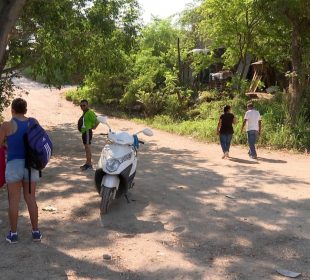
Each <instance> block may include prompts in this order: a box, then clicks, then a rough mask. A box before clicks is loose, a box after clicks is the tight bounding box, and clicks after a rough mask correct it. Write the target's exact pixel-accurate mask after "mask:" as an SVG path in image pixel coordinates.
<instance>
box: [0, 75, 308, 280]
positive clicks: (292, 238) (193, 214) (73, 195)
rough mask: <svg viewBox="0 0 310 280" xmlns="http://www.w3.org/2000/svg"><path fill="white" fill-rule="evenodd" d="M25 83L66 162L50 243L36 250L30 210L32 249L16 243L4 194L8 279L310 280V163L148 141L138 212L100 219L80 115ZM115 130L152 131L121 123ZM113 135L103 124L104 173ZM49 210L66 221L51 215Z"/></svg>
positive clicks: (53, 193) (273, 154) (45, 200)
mask: <svg viewBox="0 0 310 280" xmlns="http://www.w3.org/2000/svg"><path fill="white" fill-rule="evenodd" d="M18 83H19V84H20V86H22V87H23V88H25V89H27V90H29V91H30V94H29V95H28V96H26V97H25V98H26V99H27V101H28V104H29V105H28V107H29V110H28V112H29V115H32V116H34V117H36V118H37V119H38V120H39V121H40V122H41V124H42V125H43V126H44V127H45V128H46V129H47V130H48V131H49V133H50V135H51V138H52V139H53V142H54V145H55V151H54V156H53V159H52V161H51V163H50V164H49V166H48V168H46V170H44V173H43V177H42V180H41V182H40V184H39V187H38V191H37V199H38V206H39V221H40V228H41V230H42V232H43V234H44V237H43V240H42V242H41V243H40V244H34V243H33V242H32V241H31V236H30V229H31V227H30V222H29V217H28V212H27V209H26V206H25V203H24V202H23V201H22V202H21V205H20V209H21V210H20V218H19V226H18V233H19V238H20V241H19V243H18V244H15V245H10V244H8V243H7V242H5V235H6V233H7V231H8V228H9V224H8V219H7V214H6V211H7V207H8V206H7V193H6V189H5V188H2V189H0V220H2V221H0V223H1V224H0V235H1V236H2V237H3V238H2V241H1V242H0V252H1V257H0V279H135V280H138V279H160V280H162V279H274V280H276V279H284V278H283V277H282V276H280V275H279V274H278V273H277V272H276V269H278V268H283V269H287V270H291V271H296V272H301V273H302V276H301V277H299V279H310V172H309V171H310V157H309V156H306V155H299V154H292V153H285V152H279V151H269V150H262V149H259V160H258V161H254V160H250V159H249V158H248V157H247V150H246V148H245V147H236V146H233V147H232V149H231V156H232V158H231V159H230V160H222V159H221V150H220V146H219V145H216V144H206V143H201V142H197V141H194V140H192V139H190V138H186V137H180V136H177V135H172V134H169V133H165V132H162V131H159V130H154V132H155V135H154V136H153V137H152V138H147V137H143V139H144V140H146V141H147V143H146V145H144V146H143V147H142V148H141V149H140V154H139V155H140V157H139V162H138V169H137V175H136V180H135V181H136V184H135V187H134V189H133V190H132V191H131V195H130V200H131V203H130V204H127V202H126V200H125V199H121V200H117V201H115V202H114V203H113V205H112V207H111V211H110V213H109V214H108V215H106V216H104V217H100V215H99V203H100V197H99V196H98V194H97V193H96V192H95V188H94V183H93V175H94V172H92V171H90V172H86V173H83V172H80V171H79V166H80V165H81V164H83V163H84V153H83V146H82V144H81V141H80V135H79V133H78V131H77V129H76V122H77V119H78V118H79V116H80V115H81V111H80V108H79V107H76V106H74V105H73V104H72V103H70V102H67V101H66V100H65V99H64V97H63V96H62V94H61V92H60V91H58V90H55V89H53V90H50V89H48V88H44V87H43V86H41V85H40V84H37V83H34V82H30V81H28V80H26V79H20V80H19V81H18ZM98 113H99V112H98ZM101 113H102V112H101ZM102 114H103V113H102ZM8 118H9V113H8V112H6V119H8ZM110 125H111V126H112V127H113V128H115V129H117V130H120V129H126V130H128V131H130V132H134V131H137V130H138V129H141V128H142V127H143V126H142V125H138V124H135V123H133V122H130V121H125V120H120V119H114V118H111V119H110ZM102 132H106V128H105V127H104V126H103V125H101V126H99V127H98V128H97V130H96V131H95V135H94V143H93V158H94V162H95V163H96V162H97V161H98V158H99V154H100V151H101V148H102V145H103V143H104V141H103V138H102V136H100V135H99V133H102ZM49 205H51V206H53V207H56V208H57V211H56V212H47V211H43V208H44V207H46V206H49ZM104 255H109V256H111V260H106V259H105V258H104Z"/></svg>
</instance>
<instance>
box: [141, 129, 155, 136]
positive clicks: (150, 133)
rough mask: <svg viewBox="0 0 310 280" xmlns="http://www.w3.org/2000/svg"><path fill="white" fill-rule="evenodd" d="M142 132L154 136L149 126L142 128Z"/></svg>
mask: <svg viewBox="0 0 310 280" xmlns="http://www.w3.org/2000/svg"><path fill="white" fill-rule="evenodd" d="M142 132H143V134H145V135H147V136H153V135H154V133H153V131H152V130H151V129H149V128H144V129H143V130H142Z"/></svg>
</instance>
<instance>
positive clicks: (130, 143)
mask: <svg viewBox="0 0 310 280" xmlns="http://www.w3.org/2000/svg"><path fill="white" fill-rule="evenodd" d="M97 120H98V121H99V122H100V123H102V124H105V125H106V126H108V128H109V132H108V134H103V135H106V136H107V140H108V143H107V144H106V145H105V146H104V147H103V149H102V152H101V155H100V159H99V162H98V166H97V169H96V172H95V185H96V189H97V191H98V193H99V194H100V196H101V203H100V212H101V214H105V213H107V212H108V210H109V207H110V204H111V202H112V200H114V199H115V198H119V197H121V196H125V198H126V200H127V202H128V203H129V199H128V197H127V192H128V190H129V189H130V188H132V187H133V185H134V182H133V180H134V177H135V174H136V168H137V154H138V152H137V150H138V148H139V144H144V142H142V141H140V140H139V139H138V137H137V135H138V134H139V133H141V132H142V133H143V134H145V135H147V136H153V132H152V130H150V129H149V128H145V129H143V130H141V131H139V132H137V133H135V134H133V135H131V134H129V133H127V132H124V131H121V132H114V131H112V130H111V127H110V126H109V124H108V122H107V121H108V118H107V117H105V116H98V117H97Z"/></svg>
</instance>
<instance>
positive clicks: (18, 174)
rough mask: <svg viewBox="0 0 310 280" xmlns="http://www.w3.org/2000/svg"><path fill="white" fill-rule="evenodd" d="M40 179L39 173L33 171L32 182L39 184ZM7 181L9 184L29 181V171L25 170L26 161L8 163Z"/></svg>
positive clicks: (14, 160)
mask: <svg viewBox="0 0 310 280" xmlns="http://www.w3.org/2000/svg"><path fill="white" fill-rule="evenodd" d="M39 179H40V176H39V171H38V170H36V169H31V182H38V181H39ZM5 181H6V182H7V183H16V182H20V181H29V176H28V169H26V168H25V160H24V159H13V160H10V161H8V162H7V163H6V168H5Z"/></svg>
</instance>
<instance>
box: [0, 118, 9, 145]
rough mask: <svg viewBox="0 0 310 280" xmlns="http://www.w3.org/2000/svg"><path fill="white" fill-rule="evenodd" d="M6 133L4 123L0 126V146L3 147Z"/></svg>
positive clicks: (5, 124)
mask: <svg viewBox="0 0 310 280" xmlns="http://www.w3.org/2000/svg"><path fill="white" fill-rule="evenodd" d="M7 131H8V123H7V122H4V123H3V124H2V125H1V126H0V146H2V145H4V142H5V139H6V136H7Z"/></svg>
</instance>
